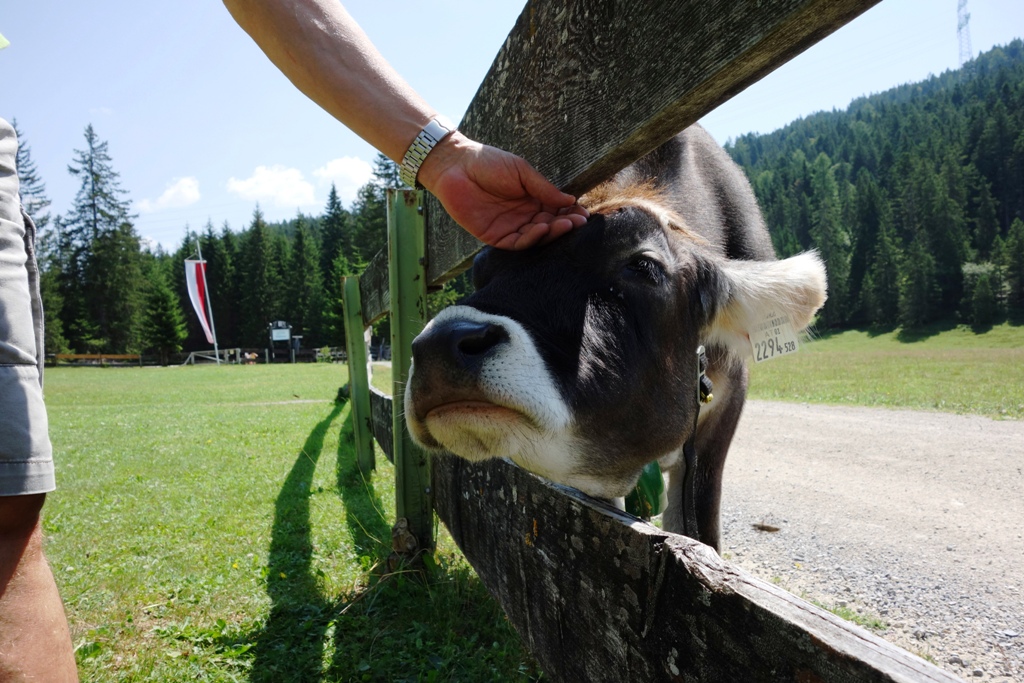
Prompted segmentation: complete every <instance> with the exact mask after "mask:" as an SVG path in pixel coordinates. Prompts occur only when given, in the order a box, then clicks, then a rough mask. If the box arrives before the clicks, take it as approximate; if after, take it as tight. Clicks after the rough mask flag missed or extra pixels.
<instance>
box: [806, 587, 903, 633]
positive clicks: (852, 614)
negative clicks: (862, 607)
mask: <svg viewBox="0 0 1024 683" xmlns="http://www.w3.org/2000/svg"><path fill="white" fill-rule="evenodd" d="M804 598H805V599H806V596H804ZM811 602H812V603H813V604H814V605H816V606H817V607H820V608H821V609H823V610H825V611H826V612H831V613H832V614H834V615H836V616H837V617H839V618H840V619H843V620H845V621H848V622H850V623H851V624H857V625H858V626H860V627H861V628H866V629H868V630H869V631H875V632H878V633H881V632H884V631H886V630H888V628H889V625H888V624H887V623H886V622H885V620H884V619H882V618H881V617H877V616H875V615H873V614H863V613H861V612H858V611H857V610H855V609H851V608H850V607H846V606H845V605H838V604H837V605H833V606H832V607H828V606H827V605H825V604H824V603H822V602H818V601H817V600H811Z"/></svg>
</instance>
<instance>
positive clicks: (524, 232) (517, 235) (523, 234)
mask: <svg viewBox="0 0 1024 683" xmlns="http://www.w3.org/2000/svg"><path fill="white" fill-rule="evenodd" d="M549 232H550V226H549V225H548V224H547V223H527V224H526V225H524V226H522V227H521V228H519V231H518V232H512V233H509V234H507V235H505V236H504V237H502V238H501V239H500V240H498V241H497V242H495V243H494V246H495V247H497V248H498V249H508V250H510V251H522V250H523V249H529V248H530V247H532V246H534V245H536V244H539V243H541V242H542V241H543V242H544V243H546V242H547V241H548V240H546V239H545V237H546V236H547V234H548V233H549Z"/></svg>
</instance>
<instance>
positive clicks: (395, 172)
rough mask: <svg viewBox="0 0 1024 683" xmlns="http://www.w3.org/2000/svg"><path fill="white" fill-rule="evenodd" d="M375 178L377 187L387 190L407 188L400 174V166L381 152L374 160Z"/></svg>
mask: <svg viewBox="0 0 1024 683" xmlns="http://www.w3.org/2000/svg"><path fill="white" fill-rule="evenodd" d="M373 178H374V180H376V181H377V185H379V186H380V187H381V188H383V189H385V190H386V189H388V188H392V187H394V188H398V187H405V183H403V182H402V177H401V175H400V174H399V168H398V164H396V163H395V162H393V161H392V160H391V159H389V158H388V157H387V156H385V155H383V154H381V153H380V152H377V157H376V158H375V159H374V160H373Z"/></svg>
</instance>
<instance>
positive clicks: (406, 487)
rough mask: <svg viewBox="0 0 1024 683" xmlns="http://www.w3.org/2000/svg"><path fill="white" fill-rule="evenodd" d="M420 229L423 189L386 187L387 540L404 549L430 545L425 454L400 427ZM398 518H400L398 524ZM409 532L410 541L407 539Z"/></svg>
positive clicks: (423, 279) (420, 304)
mask: <svg viewBox="0 0 1024 683" xmlns="http://www.w3.org/2000/svg"><path fill="white" fill-rule="evenodd" d="M425 253H426V229H425V221H424V218H423V193H422V192H417V191H416V190H394V189H391V190H388V257H389V268H388V270H389V277H390V288H391V369H392V376H393V378H394V390H393V391H392V399H393V404H392V406H393V410H392V414H393V416H394V417H393V419H394V422H393V425H392V426H393V429H392V434H393V435H394V437H393V438H394V456H395V497H396V501H395V507H396V512H397V514H398V523H397V524H396V528H395V532H394V534H393V538H392V541H393V542H395V545H396V550H400V551H402V552H404V553H405V554H407V555H408V554H412V553H415V552H416V551H417V550H427V551H429V550H431V549H433V547H434V508H433V503H432V499H431V492H430V458H429V456H428V455H427V453H426V452H424V451H423V450H422V449H421V448H419V447H418V446H416V444H414V443H413V442H412V439H411V438H410V436H409V432H408V430H406V427H405V411H404V403H403V398H404V396H405V382H406V378H407V377H408V375H409V366H410V364H411V363H412V340H413V338H414V337H415V336H416V335H417V334H419V333H420V331H421V330H422V329H423V326H424V325H425V324H426V321H427V276H426V257H425ZM403 519H404V520H405V523H404V524H403ZM409 534H411V535H412V536H413V537H414V539H415V541H413V540H412V539H409V538H408V535H409Z"/></svg>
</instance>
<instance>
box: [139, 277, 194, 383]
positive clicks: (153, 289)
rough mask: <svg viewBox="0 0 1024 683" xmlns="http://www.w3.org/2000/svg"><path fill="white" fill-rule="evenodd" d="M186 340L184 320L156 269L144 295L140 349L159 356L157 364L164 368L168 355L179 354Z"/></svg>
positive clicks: (170, 291)
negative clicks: (153, 352) (144, 311)
mask: <svg viewBox="0 0 1024 683" xmlns="http://www.w3.org/2000/svg"><path fill="white" fill-rule="evenodd" d="M187 336H188V332H187V331H186V329H185V317H184V315H182V312H181V305H180V302H179V300H178V297H177V296H176V295H175V293H174V290H172V289H171V285H170V283H169V278H168V276H167V274H166V273H165V272H164V268H162V267H160V266H159V265H157V266H156V267H154V269H153V272H152V274H151V279H150V286H149V292H148V294H147V295H146V313H145V316H144V319H143V326H142V340H143V342H142V346H143V348H144V349H147V350H154V351H156V352H157V353H158V354H159V355H160V364H161V365H167V364H168V362H169V359H170V354H172V353H177V352H178V351H181V348H182V343H183V342H184V341H185V338H186V337H187Z"/></svg>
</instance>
